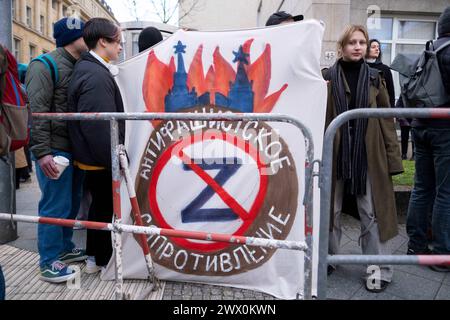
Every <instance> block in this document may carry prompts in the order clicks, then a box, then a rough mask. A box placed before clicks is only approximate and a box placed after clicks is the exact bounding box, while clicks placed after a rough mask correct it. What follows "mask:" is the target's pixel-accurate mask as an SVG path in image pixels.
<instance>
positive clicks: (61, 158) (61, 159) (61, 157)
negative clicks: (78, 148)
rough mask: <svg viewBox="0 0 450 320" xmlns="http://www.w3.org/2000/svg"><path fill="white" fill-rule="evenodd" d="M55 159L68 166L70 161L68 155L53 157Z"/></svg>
mask: <svg viewBox="0 0 450 320" xmlns="http://www.w3.org/2000/svg"><path fill="white" fill-rule="evenodd" d="M53 161H55V162H56V163H58V164H60V165H63V166H68V165H69V163H70V161H69V159H67V158H66V157H63V156H56V157H53Z"/></svg>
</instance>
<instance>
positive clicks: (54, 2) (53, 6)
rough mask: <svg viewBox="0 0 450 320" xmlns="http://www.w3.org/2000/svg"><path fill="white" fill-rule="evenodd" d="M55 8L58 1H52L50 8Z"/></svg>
mask: <svg viewBox="0 0 450 320" xmlns="http://www.w3.org/2000/svg"><path fill="white" fill-rule="evenodd" d="M57 6H58V1H56V0H52V8H53V9H55V10H56V7H57Z"/></svg>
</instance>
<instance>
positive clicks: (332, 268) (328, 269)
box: [327, 265, 336, 276]
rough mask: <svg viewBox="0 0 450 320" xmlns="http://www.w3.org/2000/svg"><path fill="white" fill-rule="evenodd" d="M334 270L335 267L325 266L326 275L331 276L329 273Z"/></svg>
mask: <svg viewBox="0 0 450 320" xmlns="http://www.w3.org/2000/svg"><path fill="white" fill-rule="evenodd" d="M335 270H336V267H334V266H331V265H328V267H327V276H331V274H332V273H333V272H334V271H335Z"/></svg>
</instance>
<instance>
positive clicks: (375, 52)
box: [366, 39, 395, 108]
mask: <svg viewBox="0 0 450 320" xmlns="http://www.w3.org/2000/svg"><path fill="white" fill-rule="evenodd" d="M382 57H383V53H382V52H381V45H380V41H378V40H377V39H371V40H369V46H368V47H367V54H366V62H367V64H368V65H369V67H371V68H375V69H378V70H380V71H381V72H383V78H384V80H385V81H386V89H387V91H388V95H389V103H390V105H389V106H390V107H391V108H393V107H394V106H395V91H394V80H393V79H392V72H391V69H390V68H389V67H388V66H387V65H385V64H384V63H383V62H382Z"/></svg>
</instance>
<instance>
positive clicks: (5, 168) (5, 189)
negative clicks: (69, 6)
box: [0, 0, 17, 244]
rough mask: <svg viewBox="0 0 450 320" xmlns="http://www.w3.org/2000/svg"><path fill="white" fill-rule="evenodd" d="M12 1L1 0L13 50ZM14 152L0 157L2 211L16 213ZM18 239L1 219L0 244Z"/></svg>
mask: <svg viewBox="0 0 450 320" xmlns="http://www.w3.org/2000/svg"><path fill="white" fill-rule="evenodd" d="M11 9H12V2H11V0H0V43H1V44H2V45H3V46H5V47H7V48H8V49H9V50H12V17H11V14H12V10H11ZM14 173H15V166H14V154H13V153H10V154H9V155H8V156H5V157H1V158H0V212H3V213H11V214H14V213H16V199H15V198H16V188H15V177H14ZM15 239H17V225H16V223H13V222H10V221H0V244H2V243H6V242H9V241H13V240H15Z"/></svg>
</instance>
